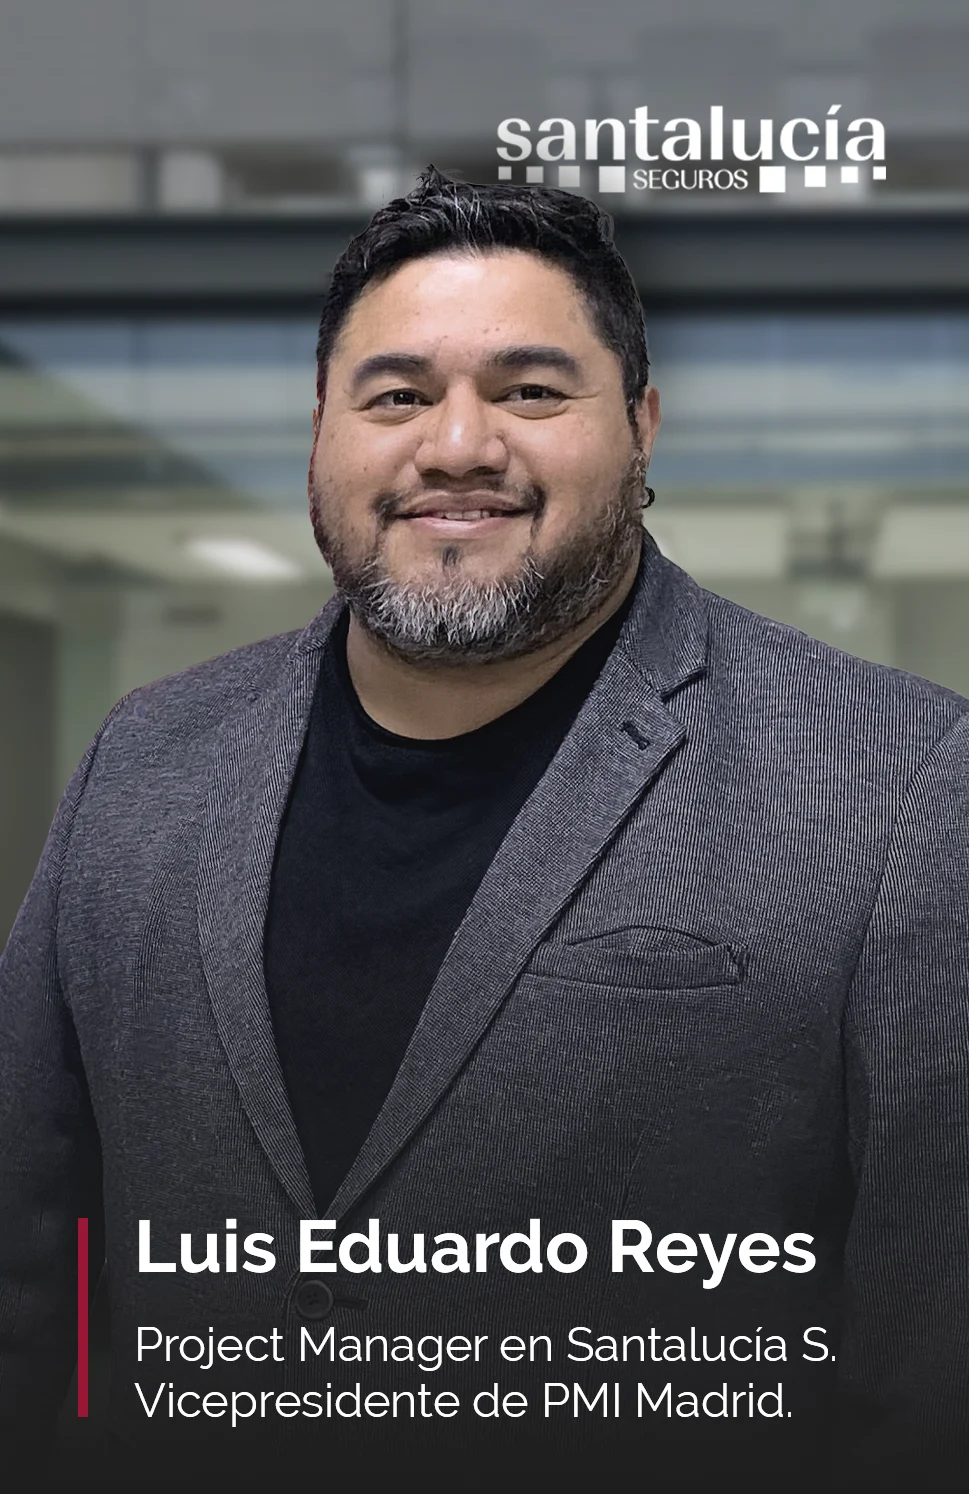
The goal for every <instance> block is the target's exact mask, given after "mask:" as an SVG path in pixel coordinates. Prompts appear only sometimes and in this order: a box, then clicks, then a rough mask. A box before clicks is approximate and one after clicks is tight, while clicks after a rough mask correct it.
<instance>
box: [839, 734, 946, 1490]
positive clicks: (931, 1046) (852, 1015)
mask: <svg viewBox="0 0 969 1494" xmlns="http://www.w3.org/2000/svg"><path fill="white" fill-rule="evenodd" d="M844 1035H845V1043H846V1060H847V1075H848V1083H847V1105H848V1121H849V1135H850V1136H851V1138H852V1163H853V1169H854V1174H855V1187H856V1195H855V1207H854V1211H853V1218H852V1222H851V1226H850V1232H849V1237H848V1241H847V1250H846V1260H845V1271H846V1283H845V1285H846V1291H845V1307H846V1317H845V1320H844V1326H843V1335H842V1342H841V1345H840V1349H839V1352H838V1370H839V1376H840V1381H841V1385H842V1388H843V1397H842V1403H843V1405H844V1406H845V1408H846V1411H847V1417H846V1421H847V1429H846V1430H847V1436H848V1438H849V1443H850V1447H851V1458H850V1459H849V1461H850V1462H852V1463H853V1464H855V1465H856V1466H858V1468H859V1471H860V1470H861V1469H863V1468H865V1467H866V1466H867V1467H869V1468H871V1469H877V1470H878V1472H879V1474H880V1475H881V1474H883V1473H884V1474H887V1475H888V1476H889V1481H890V1482H891V1480H892V1479H897V1480H898V1481H899V1486H900V1487H906V1488H908V1487H922V1488H933V1487H935V1485H934V1484H933V1483H932V1481H931V1472H932V1470H934V1469H935V1468H936V1467H938V1469H939V1470H940V1471H943V1470H944V1471H945V1472H946V1473H948V1472H949V1470H950V1469H958V1468H959V1467H960V1466H961V1469H962V1476H964V1474H965V1466H966V1463H965V1459H966V1454H967V1452H969V715H964V716H962V717H961V718H960V719H959V720H958V721H957V722H956V724H955V725H954V726H952V727H951V728H950V729H949V730H948V731H947V732H946V734H945V735H944V736H943V737H942V738H941V740H940V741H939V742H937V743H936V745H935V747H934V748H933V749H932V750H931V752H930V753H929V754H928V756H927V757H926V758H925V759H924V760H923V762H922V764H921V766H920V767H919V769H918V771H917V772H916V773H915V775H914V777H913V778H912V780H911V782H910V783H909V785H908V789H907V791H906V794H905V797H904V801H903V804H902V807H901V810H900V813H899V816H898V819H897V822H896V825H895V828H894V832H893V835H892V839H891V844H890V846H889V850H888V855H887V859H886V863H885V867H884V872H883V876H882V879H881V883H880V886H879V889H878V893H877V897H876V899H875V903H874V906H873V909H872V913H871V918H870V921H869V925H868V929H867V934H866V937H865V941H864V945H863V948H862V951H861V958H860V960H859V963H858V966H857V968H856V971H855V975H854V978H853V981H852V984H851V989H850V992H849V997H848V1003H847V1008H846V1013H845V1027H844ZM912 1478H915V1479H916V1483H914V1484H913V1483H912V1482H911V1479H912ZM892 1487H894V1483H893V1484H892ZM945 1487H948V1484H946V1485H945Z"/></svg>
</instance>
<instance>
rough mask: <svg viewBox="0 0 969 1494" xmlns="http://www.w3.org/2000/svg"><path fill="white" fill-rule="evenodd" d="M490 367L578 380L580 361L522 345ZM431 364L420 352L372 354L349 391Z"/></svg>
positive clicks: (490, 360)
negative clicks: (532, 370)
mask: <svg viewBox="0 0 969 1494" xmlns="http://www.w3.org/2000/svg"><path fill="white" fill-rule="evenodd" d="M485 366H486V367H489V368H502V369H518V370H520V369H523V368H557V369H558V370H559V371H560V372H561V373H566V374H570V375H571V376H572V377H573V378H578V377H579V375H580V373H581V371H582V370H581V368H580V366H579V361H578V359H577V358H574V357H573V356H572V354H571V353H567V352H566V351H565V349H564V348H559V347H555V346H552V345H550V344H545V343H534V344H523V345H522V346H520V347H509V348H498V349H496V351H495V352H493V353H490V354H489V355H488V357H487V358H486V360H485ZM432 369H433V364H432V361H431V359H430V358H426V357H424V356H423V354H421V353H374V354H372V356H371V357H369V358H364V360H363V362H362V363H358V364H357V366H356V368H355V369H354V370H353V373H352V374H351V376H350V392H351V394H356V393H357V392H358V390H360V389H361V388H362V387H363V385H364V384H366V383H367V382H368V380H370V379H375V378H379V376H380V375H381V374H404V375H406V374H428V373H430V372H431V371H432Z"/></svg>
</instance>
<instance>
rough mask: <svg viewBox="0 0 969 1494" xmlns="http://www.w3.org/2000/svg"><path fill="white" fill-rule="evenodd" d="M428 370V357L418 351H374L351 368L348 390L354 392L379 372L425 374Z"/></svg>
mask: <svg viewBox="0 0 969 1494" xmlns="http://www.w3.org/2000/svg"><path fill="white" fill-rule="evenodd" d="M430 371H431V360H430V358H425V357H423V356H422V354H420V353H374V354H373V355H372V357H370V358H364V360H363V362H362V363H358V364H357V366H356V368H355V369H354V370H353V373H352V375H351V376H350V391H351V393H353V394H355V393H356V391H357V390H358V389H360V388H361V387H362V386H363V385H364V384H366V382H367V380H368V379H375V378H377V376H378V375H379V374H426V373H430Z"/></svg>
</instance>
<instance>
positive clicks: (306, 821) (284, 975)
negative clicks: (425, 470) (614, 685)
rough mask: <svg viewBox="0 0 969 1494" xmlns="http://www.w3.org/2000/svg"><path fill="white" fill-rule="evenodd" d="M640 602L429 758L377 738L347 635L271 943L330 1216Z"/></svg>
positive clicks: (320, 1191) (298, 810)
mask: <svg viewBox="0 0 969 1494" xmlns="http://www.w3.org/2000/svg"><path fill="white" fill-rule="evenodd" d="M631 600H632V593H630V596H629V597H628V598H627V599H626V601H625V602H624V603H623V605H622V606H621V607H620V608H619V610H618V612H616V613H614V614H613V616H612V617H611V618H609V619H608V621H607V622H606V623H605V624H603V626H602V627H600V628H599V629H597V631H596V632H595V633H594V634H593V635H592V637H591V638H589V639H587V640H586V642H585V643H584V644H583V645H582V646H581V648H579V649H577V650H576V652H575V653H574V654H573V655H572V657H571V658H570V659H569V660H568V661H567V662H566V664H565V665H564V666H563V667H562V668H561V669H560V670H559V671H558V672H557V673H556V674H555V675H553V676H552V678H551V679H550V680H548V681H547V682H546V683H545V684H544V685H543V686H542V687H541V688H540V689H539V690H537V691H536V692H535V693H534V694H533V695H531V696H529V697H528V699H527V700H524V701H523V702H522V703H521V704H520V705H518V706H516V707H515V708H514V709H513V710H510V711H507V712H506V713H505V714H504V715H502V716H499V717H498V718H497V719H496V720H494V721H490V722H488V723H487V724H486V725H485V726H482V727H479V728H478V729H477V730H475V731H470V732H466V733H464V734H462V735H461V736H457V737H448V738H445V739H443V740H433V741H425V740H421V739H415V738H412V737H401V736H397V735H396V734H395V733H393V732H390V731H386V730H385V729H384V728H383V727H381V726H378V725H377V723H376V722H374V721H372V720H371V718H370V717H369V716H368V715H367V714H366V712H365V711H364V709H363V707H362V706H361V704H360V701H359V699H358V697H357V694H356V691H355V690H354V688H353V683H352V681H351V679H350V674H349V670H348V667H347V659H346V637H347V626H348V620H349V612H348V611H346V610H345V611H344V613H343V615H342V617H341V618H340V619H338V621H337V623H336V624H335V626H334V628H333V631H332V633H331V636H330V639H329V640H328V642H327V645H326V647H325V649H324V651H323V658H322V661H321V666H320V675H319V681H318V684H317V688H316V692H315V696H314V700H313V705H312V709H311V714H310V720H309V724H308V728H307V735H306V741H305V743H304V746H303V751H302V754H301V756H300V760H299V764H298V766H297V771H296V774H295V777H294V781H293V786H292V790H291V793H290V798H289V803H288V805H287V809H286V814H285V817H284V819H283V823H282V827H281V831H280V837H279V842H278V846H277V851H276V861H275V866H274V869H273V877H272V887H271V892H270V901H269V910H268V915H267V921H266V939H265V969H266V985H267V990H268V995H269V1004H270V1009H271V1012H272V1021H273V1027H274V1031H275V1036H276V1044H277V1048H278V1051H279V1057H280V1063H281V1065H282V1070H283V1075H284V1078H285V1081H286V1086H287V1089H288V1092H289V1097H290V1103H291V1106H292V1110H293V1117H294V1120H295V1122H296V1128H297V1131H298V1133H299V1137H300V1140H301V1142H302V1145H303V1151H304V1154H305V1156H306V1161H307V1166H308V1168H309V1174H310V1180H311V1182H312V1185H313V1191H314V1194H315V1198H316V1203H317V1207H318V1208H320V1209H324V1208H325V1207H326V1206H327V1205H328V1204H329V1203H330V1201H331V1200H332V1199H333V1197H334V1196H335V1194H336V1191H337V1188H338V1187H339V1184H340V1183H341V1182H342V1180H343V1178H344V1177H345V1176H346V1174H347V1172H348V1171H349V1169H350V1164H351V1163H352V1162H353V1159H354V1158H355V1156H356V1155H357V1152H358V1151H359V1150H360V1147H361V1145H362V1144H363V1141H364V1139H365V1137H366V1135H367V1132H368V1131H369V1130H370V1127H371V1126H372V1124H373V1122H374V1120H375V1119H376V1116H377V1113H378V1111H379V1110H380V1108H381V1106H382V1105H383V1102H384V1100H385V1098H386V1096H387V1093H388V1091H389V1089H390V1086H391V1084H392V1083H393V1080H394V1076H395V1074H396V1073H397V1070H398V1068H399V1067H400V1062H401V1059H402V1058H403V1055H404V1050H405V1048H406V1047H407V1044H408V1042H409V1041H410V1038H411V1036H412V1034H413V1032H414V1028H415V1027H416V1025H417V1021H418V1019H419V1017H420V1014H421V1010H422V1008H423V1006H424V1002H425V1001H426V999H427V996H428V993H429V992H430V989H431V986H432V985H433V983H434V979H435V976H436V975H437V972H438V970H439V968H440V966H441V963H442V961H443V959H444V956H445V954H446V953H447V950H448V947H449V945H450V943H451V940H452V938H453V936H454V933H455V931H456V929H457V927H458V925H459V923H460V922H461V919H462V917H463V916H464V913H465V911H466V910H467V908H468V905H469V904H470V902H471V900H472V898H473V897H474V894H475V892H476V891H477V888H478V884H479V883H480V882H481V880H482V878H483V876H484V874H485V872H486V871H487V869H488V867H489V865H490V864H491V861H492V860H493V858H494V855H495V852H496V851H497V850H498V847H499V845H500V844H501V842H502V840H503V839H504V837H505V835H506V833H507V831H508V829H509V828H510V826H511V823H512V821H513V820H514V818H515V816H516V814H517V813H518V810H519V809H520V808H521V806H522V805H523V804H524V802H525V800H526V799H527V798H528V796H529V794H530V793H531V791H532V789H533V788H534V787H535V785H536V784H537V783H538V781H539V779H540V778H541V777H542V775H543V773H544V772H545V769H546V768H547V767H548V765H549V763H550V762H551V760H552V758H553V757H554V755H555V753H556V750H557V749H558V747H559V745H560V744H561V742H562V740H563V738H564V737H565V735H566V734H567V732H568V730H569V727H570V726H571V724H572V722H573V721H574V719H575V717H576V716H577V715H578V712H579V709H580V707H581V705H582V703H583V701H584V700H585V698H586V696H587V694H588V693H589V690H590V689H591V687H592V685H593V683H594V682H595V679H596V677H597V675H598V674H599V672H600V670H601V668H602V665H603V664H604V663H605V660H606V658H607V656H608V654H609V653H610V651H611V650H612V647H613V645H614V644H615V642H616V639H617V637H618V634H619V631H620V628H621V626H622V623H623V620H624V618H625V616H626V614H627V612H628V610H629V607H630V605H631ZM484 667H487V666H484Z"/></svg>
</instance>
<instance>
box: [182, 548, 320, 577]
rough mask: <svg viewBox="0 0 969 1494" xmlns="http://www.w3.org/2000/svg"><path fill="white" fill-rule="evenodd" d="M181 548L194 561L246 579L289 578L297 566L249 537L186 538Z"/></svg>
mask: <svg viewBox="0 0 969 1494" xmlns="http://www.w3.org/2000/svg"><path fill="white" fill-rule="evenodd" d="M185 549H186V550H187V551H188V553H189V555H191V556H192V558H193V559H194V560H200V561H201V562H202V564H203V565H207V566H210V567H211V568H212V570H215V571H223V572H224V573H225V574H226V575H229V576H244V577H245V578H246V579H247V580H249V581H292V580H294V579H295V578H296V577H297V576H299V575H300V574H301V573H300V569H299V567H298V566H296V565H294V564H293V562H292V561H291V560H287V559H286V557H285V556H284V555H279V554H277V552H276V551H275V550H270V549H269V548H268V546H266V545H260V544H258V543H257V541H256V540H250V539H202V538H196V539H190V540H187V541H186V544H185Z"/></svg>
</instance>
